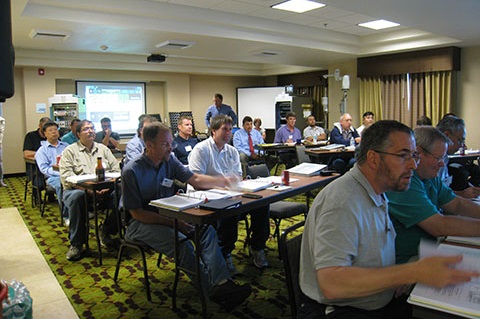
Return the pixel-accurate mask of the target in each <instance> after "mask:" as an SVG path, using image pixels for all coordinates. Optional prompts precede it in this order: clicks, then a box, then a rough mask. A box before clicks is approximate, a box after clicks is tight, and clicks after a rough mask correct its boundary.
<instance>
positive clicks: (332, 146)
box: [319, 144, 345, 151]
mask: <svg viewBox="0 0 480 319" xmlns="http://www.w3.org/2000/svg"><path fill="white" fill-rule="evenodd" d="M344 147H345V145H343V144H330V145H325V146H322V147H319V149H321V150H326V151H330V150H336V149H339V148H344Z"/></svg>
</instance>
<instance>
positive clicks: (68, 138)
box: [61, 131, 78, 145]
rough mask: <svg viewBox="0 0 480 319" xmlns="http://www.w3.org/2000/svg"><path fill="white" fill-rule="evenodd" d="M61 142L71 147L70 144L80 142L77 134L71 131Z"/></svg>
mask: <svg viewBox="0 0 480 319" xmlns="http://www.w3.org/2000/svg"><path fill="white" fill-rule="evenodd" d="M61 140H62V142H65V143H67V144H69V145H70V144H73V143H75V142H76V141H78V137H76V136H75V134H73V132H72V131H70V132H68V133H67V134H65V135H64V136H62V138H61Z"/></svg>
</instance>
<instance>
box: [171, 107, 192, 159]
mask: <svg viewBox="0 0 480 319" xmlns="http://www.w3.org/2000/svg"><path fill="white" fill-rule="evenodd" d="M177 128H178V136H177V137H175V138H174V139H173V142H174V144H175V147H174V149H173V153H174V154H175V156H176V157H177V158H178V160H179V161H180V162H181V163H182V164H183V165H188V155H189V154H190V152H191V151H192V149H193V148H194V147H195V145H197V143H198V139H197V138H195V137H192V131H193V124H192V118H191V117H190V116H187V115H182V116H180V118H179V119H178V126H177Z"/></svg>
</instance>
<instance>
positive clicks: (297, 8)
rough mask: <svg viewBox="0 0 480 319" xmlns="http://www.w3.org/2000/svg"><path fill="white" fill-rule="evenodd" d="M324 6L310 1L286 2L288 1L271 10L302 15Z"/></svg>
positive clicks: (275, 5) (291, 0) (290, 0)
mask: <svg viewBox="0 0 480 319" xmlns="http://www.w3.org/2000/svg"><path fill="white" fill-rule="evenodd" d="M324 6H325V5H324V4H323V3H320V2H315V1H310V0H288V1H284V2H281V3H277V4H274V5H273V6H272V8H273V9H280V10H286V11H292V12H297V13H303V12H307V11H310V10H314V9H318V8H321V7H324Z"/></svg>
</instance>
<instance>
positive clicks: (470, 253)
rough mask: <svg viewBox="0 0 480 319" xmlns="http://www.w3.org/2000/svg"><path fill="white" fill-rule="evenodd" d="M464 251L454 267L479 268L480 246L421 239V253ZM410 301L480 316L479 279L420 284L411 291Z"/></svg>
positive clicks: (475, 316)
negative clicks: (435, 285)
mask: <svg viewBox="0 0 480 319" xmlns="http://www.w3.org/2000/svg"><path fill="white" fill-rule="evenodd" d="M433 255H435V256H439V255H440V256H454V255H463V259H462V261H461V262H460V263H458V264H456V265H455V268H457V269H462V270H470V271H480V252H479V250H478V249H473V248H467V247H461V246H455V245H446V244H441V245H439V246H438V247H437V246H434V245H431V244H424V243H423V242H421V243H420V257H421V258H425V257H428V256H433ZM408 302H410V303H412V304H416V305H420V306H424V307H427V308H432V309H437V310H441V311H445V312H448V313H453V314H457V315H461V316H466V317H469V318H480V279H479V278H472V280H471V281H470V282H466V283H463V284H459V285H453V286H447V287H444V288H440V289H438V288H434V287H429V286H427V285H423V284H417V285H416V286H415V288H414V289H413V291H412V292H411V294H410V297H409V299H408Z"/></svg>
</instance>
